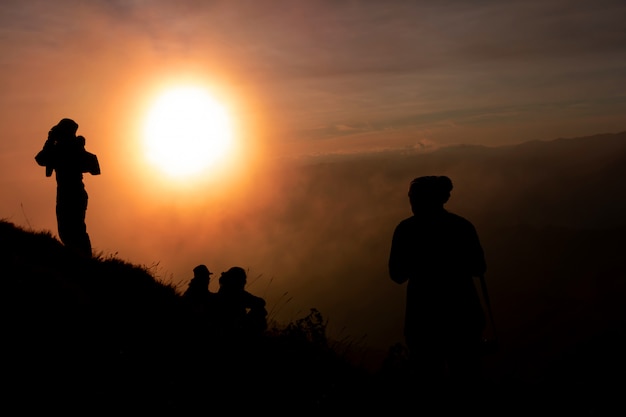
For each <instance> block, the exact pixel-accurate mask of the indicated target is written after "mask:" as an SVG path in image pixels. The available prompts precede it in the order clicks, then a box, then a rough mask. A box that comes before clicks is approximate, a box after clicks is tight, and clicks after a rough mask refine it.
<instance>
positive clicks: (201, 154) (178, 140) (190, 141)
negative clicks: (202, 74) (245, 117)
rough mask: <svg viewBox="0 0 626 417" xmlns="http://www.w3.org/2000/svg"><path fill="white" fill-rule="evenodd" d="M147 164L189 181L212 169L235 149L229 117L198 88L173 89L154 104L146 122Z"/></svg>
mask: <svg viewBox="0 0 626 417" xmlns="http://www.w3.org/2000/svg"><path fill="white" fill-rule="evenodd" d="M143 140H144V152H145V156H146V158H147V159H148V161H149V162H150V163H151V164H153V165H154V166H155V167H156V168H158V169H159V170H161V171H162V172H164V173H166V174H168V175H169V176H171V177H187V176H190V175H194V174H198V173H200V172H203V171H204V170H206V169H208V168H210V167H211V166H212V165H214V164H215V163H216V162H218V161H220V160H221V159H223V158H224V157H225V156H226V155H227V154H228V152H229V151H230V149H231V148H232V147H233V129H232V125H231V120H230V116H229V114H228V112H227V110H226V108H224V106H222V105H221V104H220V103H218V102H217V101H216V100H215V99H214V98H213V97H211V95H210V94H209V93H208V92H207V91H205V90H204V89H202V88H199V87H179V88H172V89H170V90H167V91H166V92H165V93H163V94H162V95H161V96H160V97H159V98H158V99H157V100H156V101H155V102H154V104H153V106H152V108H151V110H150V112H149V114H148V117H147V119H146V121H145V125H144V132H143Z"/></svg>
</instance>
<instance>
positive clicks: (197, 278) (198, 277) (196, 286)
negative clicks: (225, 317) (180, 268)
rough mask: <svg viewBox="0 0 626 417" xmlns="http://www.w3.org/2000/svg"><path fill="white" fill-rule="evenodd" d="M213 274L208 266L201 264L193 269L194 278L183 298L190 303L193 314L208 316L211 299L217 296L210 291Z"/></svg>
mask: <svg viewBox="0 0 626 417" xmlns="http://www.w3.org/2000/svg"><path fill="white" fill-rule="evenodd" d="M211 275H213V272H211V271H209V268H207V266H206V265H204V264H200V265H198V266H196V267H195V268H194V269H193V278H191V280H190V281H189V285H188V287H187V290H186V291H185V292H184V293H183V298H184V299H185V300H187V301H188V302H189V305H190V306H191V309H192V311H193V312H195V313H197V314H203V315H208V314H209V309H210V308H211V305H212V300H211V297H212V296H214V295H215V294H214V293H212V292H211V291H209V282H210V281H211Z"/></svg>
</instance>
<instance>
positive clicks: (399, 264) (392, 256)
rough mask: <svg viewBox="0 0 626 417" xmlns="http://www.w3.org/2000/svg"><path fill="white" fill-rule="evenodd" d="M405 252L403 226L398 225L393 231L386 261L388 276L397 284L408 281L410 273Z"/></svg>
mask: <svg viewBox="0 0 626 417" xmlns="http://www.w3.org/2000/svg"><path fill="white" fill-rule="evenodd" d="M406 252H407V244H406V239H405V238H404V233H403V228H402V227H401V226H400V225H399V226H398V227H396V229H395V230H394V232H393V237H392V239H391V250H390V252H389V263H388V269H389V277H390V278H391V279H392V280H393V281H394V282H396V283H398V284H402V283H404V282H406V281H408V280H409V277H410V275H411V272H410V268H409V265H408V263H407V259H408V255H407V253H406Z"/></svg>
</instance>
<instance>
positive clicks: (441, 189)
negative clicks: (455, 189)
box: [409, 175, 452, 213]
mask: <svg viewBox="0 0 626 417" xmlns="http://www.w3.org/2000/svg"><path fill="white" fill-rule="evenodd" d="M451 191H452V181H451V180H450V178H448V177H446V176H434V175H429V176H424V177H417V178H415V179H414V180H413V181H411V184H410V186H409V202H410V203H411V209H412V210H413V213H416V212H422V211H431V210H437V209H441V208H443V205H444V204H445V203H446V202H447V201H448V199H449V198H450V192H451Z"/></svg>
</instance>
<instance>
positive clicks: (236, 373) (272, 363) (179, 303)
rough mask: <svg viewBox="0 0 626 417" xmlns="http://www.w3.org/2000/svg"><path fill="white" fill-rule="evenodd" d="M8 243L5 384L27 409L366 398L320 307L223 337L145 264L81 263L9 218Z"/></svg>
mask: <svg viewBox="0 0 626 417" xmlns="http://www.w3.org/2000/svg"><path fill="white" fill-rule="evenodd" d="M0 242H1V247H0V261H1V262H2V271H3V273H2V275H3V277H2V278H3V279H2V304H3V306H4V307H5V309H6V310H5V311H6V312H7V314H5V316H4V318H5V322H6V325H5V326H4V327H3V340H4V345H5V352H6V353H5V365H6V366H5V371H6V372H4V378H5V385H4V386H7V387H10V388H8V389H7V390H6V394H8V396H7V397H8V398H9V399H10V400H11V401H10V403H12V404H14V405H15V406H16V407H18V408H20V409H22V410H23V411H41V410H46V411H47V412H50V411H51V410H59V411H63V412H64V411H72V410H74V411H80V412H84V413H86V414H91V413H93V412H96V411H111V412H112V411H135V412H141V413H147V412H161V413H162V412H169V413H171V414H180V413H187V412H189V413H191V412H197V411H204V410H206V412H209V411H210V410H212V409H213V408H214V407H218V406H224V407H228V408H229V409H230V410H231V411H242V410H270V411H273V412H276V411H279V410H281V409H282V410H285V411H287V410H292V411H293V412H311V411H320V412H321V411H323V410H329V409H334V410H338V409H339V408H341V407H346V408H349V409H353V410H356V409H357V408H359V407H360V405H361V404H365V403H366V402H367V401H366V400H367V398H368V395H366V394H365V393H366V391H368V390H369V389H370V383H371V380H370V379H371V375H370V374H369V373H368V372H366V371H364V370H363V369H360V368H359V367H356V366H354V365H353V364H351V363H350V362H349V361H348V360H346V358H345V357H344V355H343V354H339V353H338V352H336V351H335V350H334V349H333V348H331V345H332V344H331V343H330V342H329V341H328V340H327V337H326V323H325V321H324V319H323V317H322V314H321V313H320V312H319V311H317V310H316V309H314V308H313V309H311V311H310V312H309V313H308V314H307V315H305V316H304V317H302V318H300V319H297V320H295V321H294V322H292V323H288V324H286V325H282V326H281V325H279V324H277V323H275V322H272V323H271V325H270V327H269V329H268V330H267V331H266V332H265V334H264V335H262V336H261V337H257V338H242V339H238V340H234V339H232V338H231V339H228V340H225V339H224V338H223V337H220V336H219V335H218V334H217V333H214V332H212V331H211V330H210V329H209V328H208V327H206V326H205V323H204V322H202V321H200V320H199V319H198V318H197V317H195V316H193V315H192V313H191V312H190V311H189V310H188V309H187V308H186V307H185V305H184V304H183V300H182V298H181V296H180V293H179V291H178V290H177V289H176V288H175V287H174V286H173V285H171V284H168V283H164V282H161V281H159V280H158V279H156V278H155V277H154V276H153V274H152V273H151V272H150V268H148V267H146V266H139V265H134V264H132V263H130V262H126V261H124V260H121V259H119V258H117V257H116V256H103V255H96V256H94V257H93V258H90V259H85V258H83V257H81V256H79V255H77V254H75V253H72V252H71V251H69V250H67V249H66V248H65V247H64V246H63V245H62V244H61V243H60V242H59V241H58V240H57V239H56V238H55V237H53V236H52V234H51V233H49V232H36V231H28V230H24V229H23V228H20V227H18V226H15V225H14V224H12V223H10V222H7V221H0ZM218 409H219V407H218Z"/></svg>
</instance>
